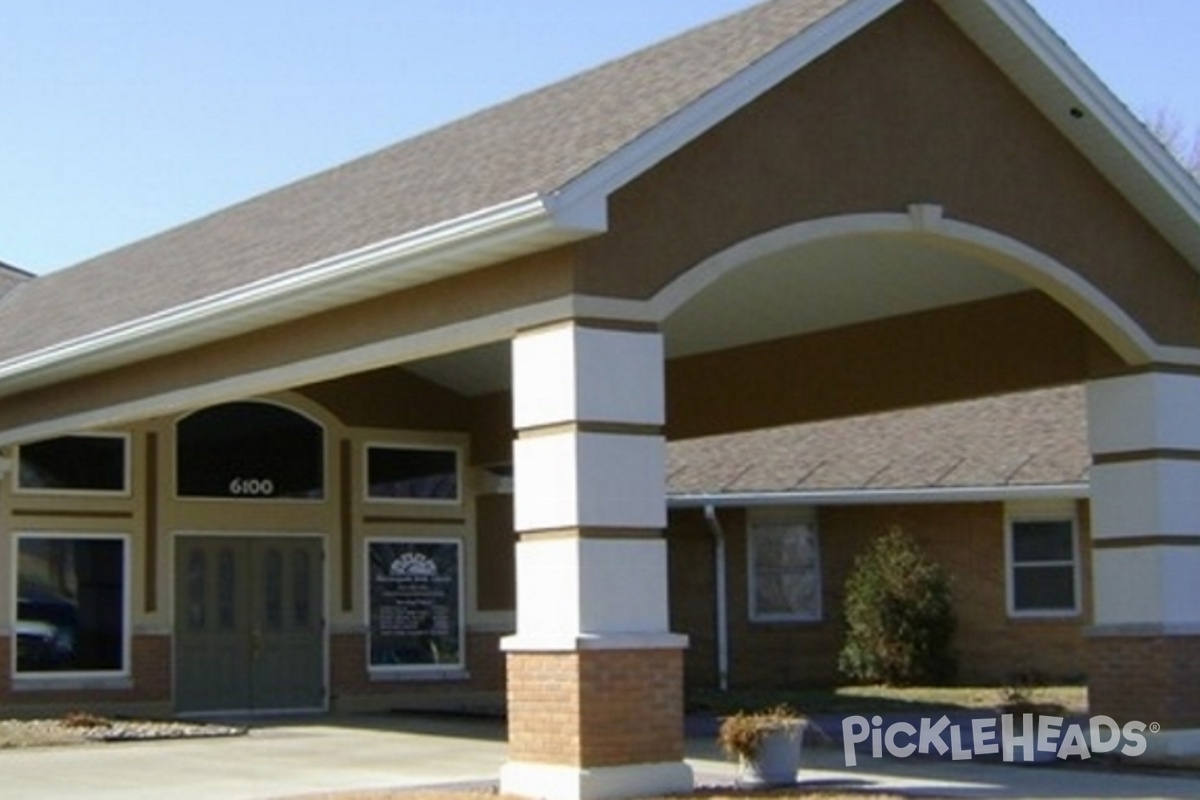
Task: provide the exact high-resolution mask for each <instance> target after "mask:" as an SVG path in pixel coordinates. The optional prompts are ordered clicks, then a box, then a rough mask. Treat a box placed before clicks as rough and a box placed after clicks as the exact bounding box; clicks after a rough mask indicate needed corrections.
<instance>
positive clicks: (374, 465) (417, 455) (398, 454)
mask: <svg viewBox="0 0 1200 800" xmlns="http://www.w3.org/2000/svg"><path fill="white" fill-rule="evenodd" d="M458 461H459V459H458V451H457V450H456V449H454V448H449V447H441V448H439V447H417V446H398V445H367V499H368V500H385V501H387V500H408V501H425V502H445V503H457V502H459V499H460V497H459V491H460V490H459V484H460V480H459V463H458Z"/></svg>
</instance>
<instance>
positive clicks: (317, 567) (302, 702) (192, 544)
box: [175, 536, 325, 712]
mask: <svg viewBox="0 0 1200 800" xmlns="http://www.w3.org/2000/svg"><path fill="white" fill-rule="evenodd" d="M175 576H176V577H175V587H176V588H175V595H176V597H175V617H176V619H175V623H176V624H175V705H176V709H177V710H178V711H181V712H202V711H280V710H299V709H321V708H323V707H324V701H325V692H324V677H325V644H324V632H323V630H322V627H323V625H322V617H323V607H324V606H323V600H324V599H323V596H322V568H321V542H320V540H318V539H315V538H311V537H295V536H287V537H283V536H270V537H267V536H263V537H239V536H181V537H179V538H178V539H177V540H176V548H175Z"/></svg>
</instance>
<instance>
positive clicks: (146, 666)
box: [0, 635, 171, 713]
mask: <svg viewBox="0 0 1200 800" xmlns="http://www.w3.org/2000/svg"><path fill="white" fill-rule="evenodd" d="M12 641H13V640H12V639H11V638H8V637H5V638H0V663H2V664H5V665H6V666H5V668H4V669H3V670H0V705H3V706H4V707H7V708H10V709H14V711H15V712H18V713H19V711H20V708H21V707H37V708H48V707H56V708H63V709H71V710H84V711H86V710H89V709H91V708H97V709H98V708H110V709H111V708H118V707H119V706H121V705H122V704H130V705H133V704H138V705H145V704H167V703H170V702H171V637H169V636H158V635H137V636H134V637H133V640H132V642H131V643H130V650H131V655H132V662H133V663H132V669H131V675H132V681H131V685H130V686H129V688H119V689H99V688H97V689H64V688H58V687H54V688H49V689H36V690H27V689H21V690H14V689H13V679H12V674H11V668H10V667H9V666H7V665H11V664H12Z"/></svg>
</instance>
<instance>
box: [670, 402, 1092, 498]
mask: <svg viewBox="0 0 1200 800" xmlns="http://www.w3.org/2000/svg"><path fill="white" fill-rule="evenodd" d="M1090 465H1091V457H1090V454H1089V452H1088V445H1087V422H1086V416H1085V411H1084V398H1083V388H1082V387H1080V386H1067V387H1060V388H1054V389H1040V390H1036V391H1030V392H1021V393H1016V394H1008V395H1001V396H997V397H989V398H984V399H981V400H970V401H966V402H959V403H947V404H943V405H936V406H928V407H924V408H915V409H907V410H903V411H893V412H887V413H882V414H871V415H866V416H860V417H851V418H846V419H838V420H830V421H825V422H815V423H808V424H803V425H792V426H789V427H784V428H775V429H771V430H763V431H754V432H750V433H742V434H729V435H723V436H710V437H705V438H701V439H692V440H688V441H680V442H672V443H671V445H670V448H669V460H668V475H669V484H670V491H671V493H672V494H677V495H679V494H683V495H687V494H719V493H743V492H805V491H835V490H841V491H853V490H866V489H873V490H895V489H947V488H968V487H969V488H991V487H1001V486H1004V487H1017V486H1022V487H1024V486H1049V485H1062V484H1084V483H1086V482H1087V474H1088V468H1089V466H1090Z"/></svg>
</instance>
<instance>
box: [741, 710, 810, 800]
mask: <svg viewBox="0 0 1200 800" xmlns="http://www.w3.org/2000/svg"><path fill="white" fill-rule="evenodd" d="M804 727H805V726H804V723H803V722H797V723H794V724H791V725H785V726H780V727H779V728H776V729H774V730H771V731H768V732H767V733H766V734H765V735H764V736H763V738H762V741H761V742H760V743H759V747H758V752H757V753H756V754H755V757H754V758H745V757H743V758H742V759H741V760H740V763H739V771H738V784H740V785H743V786H788V785H791V784H793V783H795V782H796V773H797V772H799V771H800V744H801V740H803V738H804Z"/></svg>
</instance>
